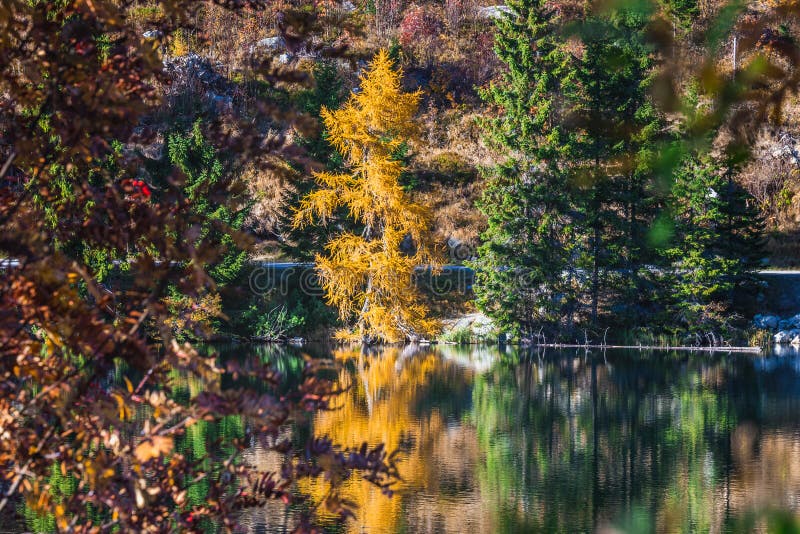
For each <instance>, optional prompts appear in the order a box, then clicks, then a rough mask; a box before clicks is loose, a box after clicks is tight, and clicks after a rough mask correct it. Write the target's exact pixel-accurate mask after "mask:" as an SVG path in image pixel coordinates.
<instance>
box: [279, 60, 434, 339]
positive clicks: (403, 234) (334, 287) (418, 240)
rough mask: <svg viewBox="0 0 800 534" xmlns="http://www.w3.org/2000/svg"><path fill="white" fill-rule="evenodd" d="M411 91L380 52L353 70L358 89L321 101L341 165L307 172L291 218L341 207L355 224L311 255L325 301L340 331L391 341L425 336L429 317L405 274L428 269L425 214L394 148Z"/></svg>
mask: <svg viewBox="0 0 800 534" xmlns="http://www.w3.org/2000/svg"><path fill="white" fill-rule="evenodd" d="M419 99H420V93H419V92H414V93H404V92H403V91H402V89H401V85H400V72H399V71H398V70H396V69H395V68H394V65H393V63H392V61H391V59H389V55H388V54H387V53H386V51H384V50H382V51H380V52H379V53H378V54H377V55H376V56H375V58H374V59H373V60H372V62H371V63H370V64H369V66H368V68H367V69H366V72H365V73H364V74H363V75H362V76H361V88H360V90H359V91H358V92H354V93H353V94H352V95H351V96H350V98H349V100H348V101H347V103H346V104H345V105H344V106H343V107H342V108H341V109H339V110H335V111H331V110H329V109H325V108H323V110H322V118H323V120H324V123H325V127H326V128H327V130H328V135H329V139H330V142H331V144H332V145H333V146H334V148H336V150H338V151H339V152H340V153H341V154H342V156H343V157H344V160H345V163H346V165H347V166H348V168H349V171H350V172H348V173H329V172H321V173H315V175H314V178H315V180H316V182H317V184H318V185H319V188H318V189H316V190H315V191H313V192H312V193H310V194H308V195H307V196H306V197H305V198H303V199H302V201H301V203H300V206H299V207H298V209H297V211H296V213H295V218H294V225H295V226H296V227H302V226H305V225H307V224H311V223H313V222H314V221H315V220H319V221H321V222H322V224H326V223H327V221H328V220H330V218H331V217H333V216H334V214H335V213H336V212H337V211H338V210H340V209H341V208H344V209H346V210H347V211H348V213H349V215H350V217H352V218H353V219H355V221H356V222H357V223H358V224H359V226H362V227H363V230H362V231H361V232H360V233H353V232H348V231H345V232H342V233H340V234H339V235H338V236H336V237H335V238H333V239H332V240H331V241H330V242H329V243H328V244H327V245H326V246H325V254H320V255H317V257H316V264H317V270H318V272H319V275H320V279H321V282H322V287H323V289H324V291H325V295H326V299H327V301H328V303H329V304H331V305H332V306H335V307H336V308H337V309H338V310H339V316H340V317H341V319H342V321H344V323H345V324H346V325H348V326H347V327H346V328H345V329H343V330H341V331H339V332H338V334H337V337H339V338H340V339H345V340H360V341H364V342H374V341H378V340H384V341H387V342H397V341H401V340H403V339H414V338H417V337H424V336H430V335H433V334H435V332H436V331H437V330H438V322H437V321H435V320H432V319H430V318H429V317H428V307H427V306H426V305H425V304H424V303H423V302H422V298H421V295H420V293H419V291H418V289H417V288H416V286H415V285H414V283H413V277H414V270H415V268H416V267H418V266H431V267H434V268H435V265H434V264H435V258H434V254H433V247H432V246H430V244H429V237H428V227H429V220H430V217H429V214H428V211H427V209H426V208H424V207H423V206H421V205H419V204H416V203H414V202H413V201H412V200H411V198H410V197H409V195H408V194H406V192H405V191H403V188H402V187H401V186H400V182H399V179H400V174H401V172H402V171H403V164H402V162H401V161H400V160H399V159H398V157H397V154H398V152H399V150H400V149H401V147H402V146H403V145H404V143H406V142H408V141H409V140H410V139H411V138H412V136H413V135H414V130H415V125H414V121H413V116H414V114H415V113H416V111H417V108H418V105H419Z"/></svg>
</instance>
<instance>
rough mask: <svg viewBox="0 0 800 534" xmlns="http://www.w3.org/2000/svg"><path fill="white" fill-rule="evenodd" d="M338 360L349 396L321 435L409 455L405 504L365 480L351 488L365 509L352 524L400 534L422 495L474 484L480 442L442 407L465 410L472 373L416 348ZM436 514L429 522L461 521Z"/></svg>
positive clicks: (320, 428)
mask: <svg viewBox="0 0 800 534" xmlns="http://www.w3.org/2000/svg"><path fill="white" fill-rule="evenodd" d="M335 357H336V358H337V359H339V360H340V361H343V362H344V366H343V370H342V371H341V373H340V381H341V382H340V383H341V385H342V386H343V387H347V388H349V389H348V391H347V392H346V393H345V394H344V395H341V396H340V398H338V399H337V400H336V401H335V403H334V410H332V411H328V412H323V413H320V414H318V415H317V416H316V418H315V420H314V430H315V433H316V434H317V435H319V436H322V435H328V436H330V437H331V438H332V439H333V440H334V441H335V442H337V443H342V444H343V445H354V444H358V443H361V442H363V441H367V442H369V443H370V444H377V443H385V444H386V445H387V447H389V448H390V449H393V448H401V449H403V450H404V452H403V454H402V455H401V458H402V461H401V463H400V472H401V475H402V476H403V482H402V483H401V486H400V487H398V488H397V490H399V491H401V492H402V493H403V495H404V496H406V497H404V498H403V499H401V498H400V497H399V496H395V497H394V498H392V499H386V497H385V496H383V495H381V494H380V492H379V491H374V490H373V488H370V487H369V485H368V484H365V483H363V481H361V480H358V479H354V480H351V481H349V482H348V485H347V486H346V490H345V492H344V494H345V497H346V498H348V499H351V500H353V501H354V502H355V503H357V504H358V508H359V514H358V518H357V520H356V521H354V522H353V523H352V524H351V528H352V529H353V531H362V530H364V531H367V532H394V531H397V530H398V529H399V528H400V526H401V524H402V523H403V522H404V521H406V520H407V519H406V518H404V513H403V509H404V505H403V500H407V499H408V498H413V495H415V494H416V493H417V492H418V491H424V493H425V494H428V495H431V494H433V495H440V494H441V493H442V492H441V491H440V490H441V488H440V485H441V484H443V480H444V483H452V481H458V480H459V479H460V480H468V479H469V478H470V475H469V474H468V473H469V471H470V470H471V467H472V466H473V465H474V462H475V457H476V455H477V450H476V440H475V439H474V435H472V433H470V432H469V430H468V429H465V428H463V427H462V425H459V424H457V422H458V421H456V420H453V417H452V416H453V415H454V414H453V413H444V412H445V411H449V410H448V409H447V407H446V406H445V407H443V406H442V403H441V402H439V401H441V400H442V399H443V398H444V397H449V398H451V399H453V406H454V407H455V406H457V405H458V404H463V403H459V402H458V400H457V399H458V397H459V396H460V395H462V396H463V395H469V391H470V388H471V384H472V378H473V372H472V371H471V370H469V369H466V368H464V367H463V366H461V365H459V364H458V363H457V362H454V361H452V360H449V359H444V358H442V357H441V356H440V355H439V354H437V353H436V352H435V351H429V350H424V351H421V350H419V348H418V347H414V346H409V347H405V348H395V347H393V348H387V349H385V350H382V351H381V352H380V353H377V352H376V353H365V352H362V351H361V350H360V349H343V350H339V351H337V352H336V353H335ZM431 401H433V403H432V405H431V404H430V403H431ZM455 415H457V414H455ZM448 419H450V420H448ZM434 463H435V464H438V465H434ZM455 483H456V484H457V483H458V482H455ZM302 489H303V490H306V491H309V493H310V494H311V495H313V496H314V498H315V499H316V500H317V501H319V500H321V499H322V498H323V497H324V494H323V493H322V492H323V491H324V489H325V488H324V485H321V484H314V485H311V484H309V485H306V487H305V488H302ZM418 506H424V507H431V506H432V507H433V508H439V507H442V506H447V503H445V502H444V499H443V500H442V502H426V503H417V505H416V506H415V508H416V507H418ZM431 512H432V514H423V515H427V516H428V517H430V516H431V515H436V516H439V517H458V515H459V514H458V513H457V512H456V511H455V510H451V511H450V512H448V513H444V511H443V510H438V513H437V511H435V510H432V511H431ZM420 519H421V520H423V521H424V519H422V518H420Z"/></svg>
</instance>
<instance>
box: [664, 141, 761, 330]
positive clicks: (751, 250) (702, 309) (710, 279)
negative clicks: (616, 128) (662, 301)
mask: <svg viewBox="0 0 800 534" xmlns="http://www.w3.org/2000/svg"><path fill="white" fill-rule="evenodd" d="M671 208H672V212H673V217H674V220H675V225H676V226H675V229H676V232H675V233H676V235H675V239H674V241H673V245H672V247H670V248H669V249H668V250H667V253H668V255H669V257H670V259H671V261H672V266H673V277H674V284H673V287H674V295H673V298H674V300H673V303H672V306H671V307H672V311H673V312H674V316H675V317H677V318H678V319H679V321H680V323H681V324H680V325H677V326H680V327H682V328H683V329H688V330H690V331H708V330H713V329H715V328H718V327H720V326H721V325H722V324H723V323H724V322H726V320H727V318H728V317H729V315H730V312H731V310H732V308H733V306H734V297H735V295H736V294H737V293H738V292H740V291H744V290H747V288H748V286H752V285H753V284H755V283H756V282H757V278H756V276H755V269H756V267H757V262H758V253H759V251H760V250H761V230H762V228H763V223H762V221H761V219H760V216H759V214H758V211H757V210H756V209H755V206H754V204H753V199H752V198H751V197H749V195H748V194H747V193H746V192H745V191H744V190H743V189H741V188H740V187H739V186H738V185H737V184H736V183H735V181H734V180H733V169H732V168H731V166H729V165H726V164H725V163H724V162H720V161H717V160H714V159H713V158H710V157H708V156H706V157H697V156H692V157H689V158H688V159H687V161H686V162H685V163H684V164H683V165H682V166H681V167H680V169H679V170H678V172H677V173H676V174H675V181H674V184H673V188H672V199H671Z"/></svg>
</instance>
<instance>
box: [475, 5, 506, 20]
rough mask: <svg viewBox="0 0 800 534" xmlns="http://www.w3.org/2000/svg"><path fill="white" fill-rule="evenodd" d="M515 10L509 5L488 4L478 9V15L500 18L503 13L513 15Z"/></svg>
mask: <svg viewBox="0 0 800 534" xmlns="http://www.w3.org/2000/svg"><path fill="white" fill-rule="evenodd" d="M513 14H514V10H513V9H511V8H510V7H508V6H486V7H482V8H480V9H479V10H478V17H479V18H482V19H499V18H500V17H502V16H503V15H513Z"/></svg>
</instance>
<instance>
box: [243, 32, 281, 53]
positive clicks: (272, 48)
mask: <svg viewBox="0 0 800 534" xmlns="http://www.w3.org/2000/svg"><path fill="white" fill-rule="evenodd" d="M284 48H286V40H285V39H284V38H283V37H281V36H280V35H277V36H275V37H266V38H264V39H261V40H260V41H258V42H257V43H256V44H254V45H253V46H251V47H250V53H251V54H252V53H254V52H276V51H278V50H283V49H284Z"/></svg>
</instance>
